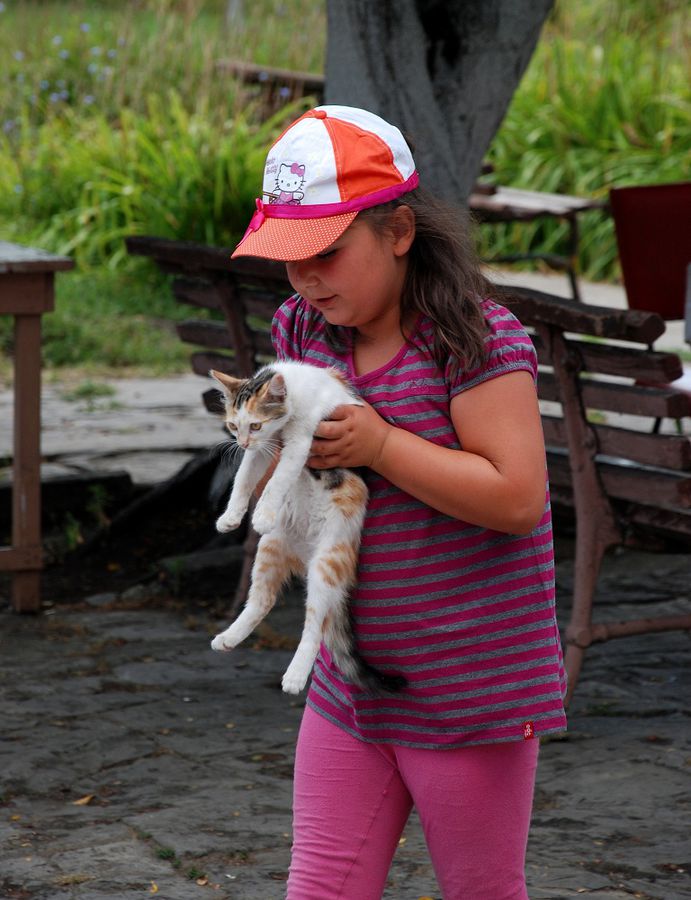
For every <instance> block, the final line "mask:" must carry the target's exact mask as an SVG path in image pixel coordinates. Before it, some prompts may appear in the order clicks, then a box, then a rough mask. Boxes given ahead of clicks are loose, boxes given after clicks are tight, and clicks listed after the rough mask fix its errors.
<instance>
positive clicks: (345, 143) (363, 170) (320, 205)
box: [232, 106, 418, 261]
mask: <svg viewBox="0 0 691 900" xmlns="http://www.w3.org/2000/svg"><path fill="white" fill-rule="evenodd" d="M417 185H418V174H417V172H416V171H415V162H414V160H413V156H412V153H411V152H410V148H409V147H408V145H407V144H406V142H405V140H404V138H403V135H402V134H401V132H400V131H399V130H398V128H396V127H395V126H393V125H389V123H388V122H385V121H384V119H381V118H380V117H379V116H376V115H374V113H370V112H367V111H366V110H364V109H356V108H355V107H352V106H318V107H317V108H316V109H311V110H310V111H309V112H306V113H305V114H304V115H303V116H301V117H300V118H299V119H297V120H296V121H295V122H293V124H292V125H290V126H289V127H288V128H287V129H286V130H285V131H284V132H283V134H282V135H281V136H280V137H279V138H278V140H277V141H276V142H275V143H274V145H273V146H272V147H271V149H270V150H269V153H268V156H267V158H266V165H265V167H264V184H263V191H262V193H263V197H262V198H261V199H258V200H257V209H256V212H255V213H254V215H253V216H252V220H251V221H250V224H249V227H248V229H247V231H246V232H245V235H244V237H243V239H242V240H241V241H240V243H239V244H238V245H237V247H236V248H235V251H234V252H233V254H232V256H233V257H236V256H261V257H264V258H266V259H278V260H285V261H289V260H297V259H307V258H308V257H310V256H314V255H315V254H316V253H321V252H322V251H323V250H326V248H327V247H329V246H330V245H331V244H333V242H334V241H335V240H336V239H337V238H338V237H340V235H341V234H343V232H344V231H345V230H346V228H347V227H348V226H349V225H350V223H351V222H352V221H353V219H354V218H355V216H356V215H357V214H358V212H359V211H360V210H361V209H367V208H368V207H370V206H378V205H379V204H380V203H388V202H389V201H390V200H395V199H396V198H397V197H400V196H402V195H403V194H406V193H407V192H408V191H412V190H413V188H416V187H417Z"/></svg>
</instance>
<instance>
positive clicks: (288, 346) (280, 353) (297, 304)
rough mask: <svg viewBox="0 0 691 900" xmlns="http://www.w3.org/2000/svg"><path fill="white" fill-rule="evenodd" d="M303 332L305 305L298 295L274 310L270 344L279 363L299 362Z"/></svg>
mask: <svg viewBox="0 0 691 900" xmlns="http://www.w3.org/2000/svg"><path fill="white" fill-rule="evenodd" d="M304 330H305V304H304V302H303V301H302V298H301V297H300V295H299V294H294V295H293V296H292V297H289V298H288V300H286V301H285V303H283V304H281V306H279V308H278V309H277V310H276V313H275V315H274V317H273V321H272V323H271V343H272V344H273V346H274V350H275V351H276V356H277V357H278V359H279V361H281V362H283V361H285V360H301V359H302V342H303V337H304Z"/></svg>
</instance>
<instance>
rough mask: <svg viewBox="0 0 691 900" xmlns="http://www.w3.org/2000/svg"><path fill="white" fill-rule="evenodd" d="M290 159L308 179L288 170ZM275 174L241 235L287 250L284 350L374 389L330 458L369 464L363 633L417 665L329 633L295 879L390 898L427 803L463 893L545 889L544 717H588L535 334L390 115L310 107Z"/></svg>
mask: <svg viewBox="0 0 691 900" xmlns="http://www.w3.org/2000/svg"><path fill="white" fill-rule="evenodd" d="M286 166H289V167H291V168H292V167H294V168H295V169H296V170H299V171H300V175H301V179H302V184H301V191H302V194H303V197H302V199H301V200H300V201H299V202H293V203H290V204H288V203H285V202H281V197H282V193H281V192H280V191H279V192H278V193H277V190H276V188H277V179H278V175H279V173H280V172H281V171H285V167H286ZM282 167H283V169H282ZM264 194H265V195H266V196H268V197H269V202H268V203H264V202H263V201H262V200H258V201H257V211H256V213H255V214H254V217H253V219H252V221H251V223H250V226H249V228H248V230H247V233H246V235H245V237H244V238H243V240H242V241H241V242H240V244H239V245H238V248H237V249H236V251H235V253H234V254H233V255H234V256H241V255H245V256H261V257H266V258H270V259H278V260H285V261H286V263H287V271H288V277H289V279H290V282H291V284H292V286H293V287H294V289H295V291H296V294H295V295H294V296H293V297H291V298H290V299H289V300H287V301H286V302H285V303H284V304H283V305H282V306H281V308H280V309H279V310H278V312H277V314H276V317H275V320H274V345H275V348H276V352H277V354H278V357H279V358H280V359H297V360H305V361H307V362H311V363H314V364H317V365H320V366H333V367H335V368H337V369H339V370H340V371H341V372H342V373H343V375H344V376H345V377H346V378H347V379H348V380H349V381H350V382H351V384H352V385H354V387H355V388H356V389H357V391H358V393H359V394H360V396H361V397H362V398H363V399H364V400H365V401H366V402H367V405H365V406H363V407H356V406H347V407H341V408H339V409H338V410H337V411H336V412H335V413H334V415H333V417H332V419H331V420H329V421H326V422H323V423H322V424H321V425H320V427H319V429H318V430H317V433H316V435H315V440H314V443H313V447H312V456H311V458H310V461H309V464H310V465H311V466H312V467H314V468H317V469H321V468H329V467H333V466H351V467H366V472H367V481H368V487H369V491H370V502H369V506H368V513H367V517H366V521H365V525H364V531H363V537H362V545H361V551H360V562H359V571H358V579H359V581H358V586H357V589H356V590H355V592H354V594H353V597H352V615H353V621H354V628H355V634H356V637H357V641H358V647H359V650H360V652H361V654H362V655H363V656H364V658H365V659H366V660H367V661H368V662H370V663H371V664H372V665H374V666H376V667H377V668H379V669H380V670H382V671H387V672H392V673H397V674H401V675H403V676H405V678H406V680H407V686H406V687H405V688H404V690H403V691H402V692H401V693H400V694H388V695H373V694H370V693H366V692H364V691H363V690H361V689H358V688H356V687H355V686H353V685H352V684H349V683H348V682H347V681H346V680H345V679H344V678H343V676H342V675H341V674H340V672H339V671H338V669H337V668H336V667H335V665H334V664H333V662H332V660H331V659H330V657H329V654H328V651H327V650H326V649H325V648H322V651H321V653H320V656H319V658H318V660H317V663H316V665H315V669H314V674H313V678H312V684H311V687H310V690H309V695H308V698H307V707H306V709H305V713H304V717H303V721H302V725H301V729H300V735H299V738H298V745H297V753H296V763H295V788H294V843H293V853H292V862H291V868H290V875H289V880H288V894H287V896H288V898H289V900H330V898H337V897H338V898H345V900H378V898H380V897H381V895H382V891H383V889H384V886H385V883H386V878H387V873H388V870H389V866H390V864H391V860H392V857H393V854H394V851H395V849H396V846H397V844H398V841H399V838H400V835H401V832H402V830H403V827H404V825H405V823H406V820H407V818H408V816H409V814H410V811H411V809H412V807H413V806H415V807H416V809H417V811H418V814H419V817H420V820H421V822H422V826H423V829H424V833H425V837H426V840H427V845H428V848H429V851H430V855H431V858H432V862H433V865H434V869H435V872H436V875H437V879H438V881H439V885H440V888H441V891H442V893H443V897H444V900H461V898H463V900H509V898H511V900H520V898H526V897H527V893H526V888H525V877H524V860H525V849H526V842H527V837H528V827H529V822H530V815H531V804H532V794H533V787H534V778H535V767H536V763H537V755H538V743H539V741H538V738H539V737H540V735H547V734H554V733H556V732H559V731H562V730H563V729H564V727H565V717H564V708H563V696H564V692H565V683H564V682H565V678H564V670H563V665H562V657H561V649H560V643H559V635H558V630H557V625H556V621H555V615H554V577H553V575H554V573H553V553H552V530H551V519H550V509H549V499H548V494H547V490H546V475H545V472H546V466H545V455H544V446H543V439H542V429H541V424H540V415H539V410H538V404H537V396H536V390H535V378H536V374H537V363H536V356H535V351H534V349H533V347H532V344H531V342H530V339H529V338H528V336H527V335H526V333H525V332H524V330H523V328H522V327H521V325H520V323H519V322H518V321H517V320H516V318H515V317H514V316H513V315H512V314H511V313H509V312H508V311H507V310H506V309H505V308H504V307H502V306H501V305H499V304H498V303H497V302H495V301H494V300H493V299H491V295H492V288H491V286H490V285H489V284H488V283H487V282H486V281H485V279H484V278H483V277H482V275H481V273H480V270H479V267H478V264H477V262H476V259H475V257H474V255H473V252H472V250H471V248H470V246H469V243H468V240H467V238H466V233H465V228H464V226H463V224H462V223H461V222H460V220H459V219H458V217H457V215H456V214H455V213H451V212H449V211H447V210H446V209H445V208H444V207H442V206H441V205H440V204H439V203H437V202H436V201H434V200H433V199H432V198H430V197H429V196H427V195H426V194H425V193H424V192H423V191H422V190H421V189H420V188H419V187H418V175H417V172H416V171H415V164H414V162H413V158H412V155H411V152H410V150H409V148H408V145H407V144H406V142H405V141H404V139H403V137H402V135H401V133H400V132H399V131H398V129H396V128H394V127H393V126H391V125H389V124H388V123H387V122H385V121H383V120H382V119H380V118H379V117H377V116H375V115H372V114H371V113H368V112H365V111H364V110H360V109H353V108H349V107H343V106H323V107H319V108H317V109H315V110H311V111H310V112H308V113H306V114H305V115H304V116H302V117H301V118H300V119H298V120H297V122H295V123H293V125H291V126H290V127H289V128H288V129H287V130H286V131H285V132H284V133H283V135H282V136H281V137H280V138H279V139H278V141H277V142H276V144H274V146H273V147H272V148H271V150H270V151H269V155H268V158H267V162H266V168H265V174H264Z"/></svg>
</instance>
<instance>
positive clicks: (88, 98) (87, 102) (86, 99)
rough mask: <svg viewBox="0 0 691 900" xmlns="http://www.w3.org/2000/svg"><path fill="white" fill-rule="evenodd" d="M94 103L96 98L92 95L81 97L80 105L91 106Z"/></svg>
mask: <svg viewBox="0 0 691 900" xmlns="http://www.w3.org/2000/svg"><path fill="white" fill-rule="evenodd" d="M95 102H96V98H95V97H94V95H93V94H84V96H83V97H82V103H83V104H84V106H91V104H92V103H95Z"/></svg>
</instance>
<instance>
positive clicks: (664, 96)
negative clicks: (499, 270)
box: [0, 0, 691, 375]
mask: <svg viewBox="0 0 691 900" xmlns="http://www.w3.org/2000/svg"><path fill="white" fill-rule="evenodd" d="M242 6H243V8H244V15H243V17H242V19H241V20H240V21H235V22H232V23H228V22H226V19H225V12H226V7H227V3H226V2H225V0H138V2H136V3H134V2H128V3H122V2H120V0H105V2H101V3H93V2H90V0H62V2H57V0H42V2H39V0H22V2H11V0H5V2H4V3H1V2H0V59H1V60H2V66H1V67H0V110H2V112H1V113H0V239H8V240H17V241H20V242H25V243H30V244H35V245H40V246H44V247H45V248H46V249H50V250H54V251H59V252H64V253H69V254H70V255H72V256H74V257H75V258H76V260H77V262H78V271H77V272H76V273H69V274H66V275H64V276H61V277H60V278H58V280H57V288H58V296H57V301H58V302H57V305H56V311H55V313H53V314H51V315H48V316H46V317H45V326H44V335H45V342H44V343H45V350H44V353H45V362H46V365H47V366H48V367H49V368H55V367H60V368H65V367H68V368H69V367H73V366H84V367H85V369H86V372H87V373H89V374H95V375H97V374H99V373H103V372H111V371H112V370H113V368H117V367H121V368H127V369H130V370H132V369H136V370H137V371H140V372H148V373H157V372H160V373H163V372H171V371H176V370H177V371H180V370H185V369H187V368H188V361H187V360H188V354H189V348H185V347H184V346H183V345H182V343H181V342H180V341H179V339H178V338H177V336H176V335H175V333H174V330H173V325H172V323H173V322H174V321H175V320H176V319H179V318H180V317H182V316H184V315H185V313H184V311H183V310H182V309H180V308H179V306H178V305H177V304H175V303H174V301H172V300H171V298H170V293H169V290H168V288H167V286H166V284H165V283H164V281H163V280H162V279H161V278H159V277H157V276H154V275H152V274H151V269H150V267H149V268H147V267H146V265H144V264H143V263H142V261H141V260H136V259H131V258H129V257H128V256H127V254H126V252H125V248H124V237H125V236H127V235H133V234H145V233H147V234H155V235H159V236H163V237H171V238H177V239H186V240H193V241H200V242H203V243H210V244H215V245H219V246H223V245H226V246H227V245H232V244H233V243H234V242H235V241H236V240H237V239H238V238H239V237H240V236H241V234H242V232H243V230H244V228H245V226H246V223H247V219H248V215H249V213H250V212H251V210H252V207H253V201H254V197H255V196H256V194H257V188H258V185H259V183H260V180H261V168H262V163H263V157H264V153H265V150H266V147H267V146H268V144H269V143H270V142H271V140H272V139H273V137H274V136H275V135H276V134H277V133H278V132H279V130H280V129H281V128H282V126H283V124H284V122H285V121H287V120H289V119H291V118H293V117H294V116H295V115H297V114H298V113H299V112H300V111H301V108H302V107H301V105H300V104H296V105H294V106H293V107H292V108H286V109H285V110H284V111H283V112H282V113H281V114H280V115H278V116H276V117H275V118H274V119H273V120H271V121H269V122H263V121H262V120H261V116H260V114H259V110H258V108H257V105H256V101H255V99H254V95H255V93H256V92H255V91H254V90H253V89H251V88H247V87H244V88H243V87H242V86H241V85H239V84H238V83H237V82H235V81H234V80H233V79H232V78H231V77H230V76H228V75H227V74H224V73H223V72H222V70H221V69H219V67H218V61H219V60H221V59H223V58H224V57H226V58H236V59H246V60H251V61H254V62H259V63H265V64H267V65H268V64H270V65H274V66H283V67H285V68H289V69H299V70H308V71H315V72H319V71H323V64H324V47H325V37H326V22H325V3H324V2H323V0H321V2H316V0H285V2H280V3H279V2H276V0H253V2H252V3H244V4H242ZM685 14H686V4H685V3H684V2H682V0H580V2H578V3H573V2H567V0H557V4H556V7H555V11H554V12H553V14H552V16H551V17H550V20H549V21H548V22H547V24H546V25H545V28H544V30H543V34H542V37H541V40H540V42H539V44H538V47H537V51H536V53H535V55H534V57H533V59H532V61H531V64H530V66H529V68H528V70H527V72H526V75H525V77H524V78H523V81H522V83H521V85H520V87H519V89H518V91H517V93H516V95H515V97H514V99H513V102H512V104H511V106H510V108H509V110H508V113H507V115H506V118H505V120H504V123H503V125H502V127H501V129H500V131H499V133H498V134H497V136H496V138H495V140H494V141H493V143H492V146H491V147H490V150H489V154H488V156H489V158H490V159H491V161H492V163H493V164H494V167H495V178H496V180H497V182H499V183H501V184H508V185H512V186H515V187H526V188H530V189H534V190H541V191H552V192H560V193H572V194H580V195H585V196H595V197H599V198H606V196H607V192H608V190H609V188H610V187H612V186H613V185H624V184H637V183H652V182H669V181H675V180H688V178H689V163H688V161H689V159H690V158H691V99H690V97H689V89H688V79H687V72H688V47H689V42H688V26H687V25H686V24H685V22H686V20H685ZM685 29H686V30H685ZM306 102H308V101H306ZM565 237H566V226H565V225H559V224H556V223H553V222H545V221H544V220H543V221H540V220H538V221H537V222H535V223H529V224H527V223H523V224H520V225H506V226H492V227H491V228H487V229H485V230H484V231H483V242H482V246H481V249H482V252H483V254H484V255H486V256H492V255H503V254H509V253H516V252H529V251H531V250H532V251H534V250H536V249H538V248H539V249H540V250H542V251H545V250H546V251H548V252H549V251H553V252H557V251H559V250H560V249H562V248H563V241H564V239H565ZM581 268H582V270H583V271H584V274H586V275H587V276H588V277H590V278H609V279H611V278H614V277H616V276H617V261H616V244H615V240H614V235H613V229H612V223H611V220H610V219H609V218H608V217H607V216H606V215H602V214H599V213H590V214H588V215H587V216H584V217H582V219H581ZM196 314H197V313H196V312H195V315H196ZM0 350H5V351H7V352H11V350H12V333H11V329H10V326H9V323H7V322H6V321H2V320H0ZM1 367H2V364H0V368H1Z"/></svg>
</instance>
